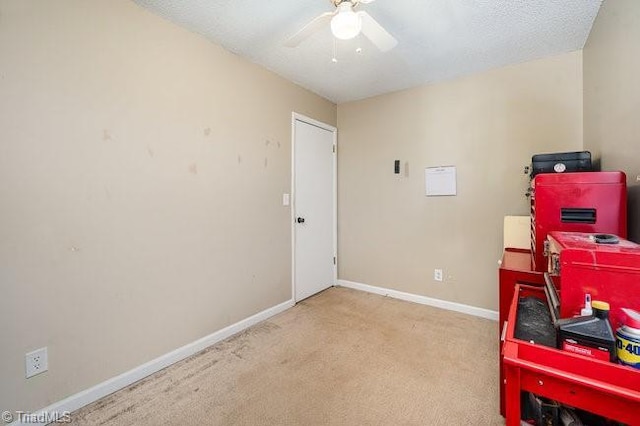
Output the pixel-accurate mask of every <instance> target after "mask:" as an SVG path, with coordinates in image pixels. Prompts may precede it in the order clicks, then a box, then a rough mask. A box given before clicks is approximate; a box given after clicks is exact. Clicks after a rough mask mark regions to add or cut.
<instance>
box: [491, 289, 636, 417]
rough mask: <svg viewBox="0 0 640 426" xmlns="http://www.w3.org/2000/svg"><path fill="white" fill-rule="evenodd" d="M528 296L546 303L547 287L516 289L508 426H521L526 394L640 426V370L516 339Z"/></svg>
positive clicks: (508, 336)
mask: <svg viewBox="0 0 640 426" xmlns="http://www.w3.org/2000/svg"><path fill="white" fill-rule="evenodd" d="M523 296H534V297H537V298H540V299H542V300H545V293H544V290H543V289H542V288H539V287H531V286H525V285H519V284H518V285H517V286H516V290H515V293H514V296H513V301H512V303H511V308H510V310H509V316H508V320H507V328H506V333H505V339H504V343H503V346H502V355H503V368H504V376H505V378H506V424H507V426H518V425H520V392H521V391H528V392H532V393H534V394H536V395H540V396H543V397H546V398H550V399H553V400H555V401H558V402H560V403H562V404H566V405H570V406H572V407H576V408H581V409H583V410H586V411H589V412H592V413H594V414H599V415H601V416H604V417H607V418H609V419H612V420H617V421H620V422H623V423H626V424H629V425H640V370H636V369H633V368H630V367H625V366H622V365H618V364H614V363H610V362H606V361H599V360H596V359H593V358H587V357H583V356H580V355H576V354H572V353H569V352H565V351H561V350H558V349H555V348H549V347H546V346H542V345H539V344H535V343H530V342H526V341H524V340H519V339H516V338H515V337H514V335H515V324H516V321H517V311H518V300H519V298H520V297H523Z"/></svg>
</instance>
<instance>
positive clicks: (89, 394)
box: [11, 299, 295, 426]
mask: <svg viewBox="0 0 640 426" xmlns="http://www.w3.org/2000/svg"><path fill="white" fill-rule="evenodd" d="M294 304H295V303H294V301H293V299H290V300H287V301H286V302H283V303H280V304H279V305H276V306H273V307H271V308H268V309H265V310H264V311H262V312H258V313H257V314H255V315H253V316H250V317H249V318H245V319H243V320H242V321H239V322H237V323H235V324H232V325H230V326H228V327H225V328H223V329H222V330H218V331H216V332H215V333H212V334H210V335H208V336H205V337H203V338H201V339H198V340H196V341H195V342H191V343H188V344H186V345H184V346H182V347H180V348H178V349H175V350H173V351H171V352H169V353H166V354H164V355H161V356H160V357H158V358H156V359H154V360H151V361H149V362H147V363H145V364H142V365H140V366H138V367H136V368H134V369H132V370H129V371H127V372H125V373H122V374H120V375H119V376H116V377H113V378H111V379H109V380H106V381H104V382H102V383H99V384H97V385H96V386H93V387H92V388H89V389H86V390H83V391H81V392H78V393H76V394H75V395H71V396H70V397H68V398H65V399H63V400H62V401H58V402H56V403H54V404H51V405H50V406H48V407H46V408H43V409H42V410H40V411H38V412H34V413H33V414H32V415H31V417H30V418H29V421H27V422H21V421H20V420H16V421H15V422H13V423H11V425H12V426H17V425H25V426H26V425H43V426H44V425H46V424H48V423H49V421H46V420H45V421H40V420H41V419H42V420H44V419H51V420H53V419H55V417H54V416H56V415H58V416H59V417H62V416H63V413H65V412H71V411H75V410H77V409H79V408H82V407H84V406H85V405H89V404H91V403H92V402H95V401H97V400H98V399H100V398H103V397H105V396H107V395H109V394H111V393H113V392H115V391H117V390H120V389H122V388H125V387H127V386H129V385H130V384H132V383H135V382H137V381H138V380H141V379H144V378H145V377H147V376H149V375H151V374H153V373H155V372H157V371H160V370H162V369H163V368H165V367H168V366H170V365H171V364H175V363H176V362H178V361H182V360H183V359H185V358H187V357H190V356H191V355H193V354H196V353H198V352H200V351H201V350H203V349H205V348H207V347H209V346H211V345H213V344H215V343H217V342H219V341H221V340H224V339H226V338H227V337H230V336H232V335H234V334H236V333H238V332H240V331H242V330H244V329H246V328H249V327H251V326H252V325H255V324H257V323H259V322H260V321H264V320H266V319H268V318H271V317H272V316H274V315H276V314H279V313H280V312H282V311H284V310H286V309H288V308H290V307H292V306H293V305H294ZM31 419H33V420H36V419H37V420H38V421H34V422H32V421H30V420H31Z"/></svg>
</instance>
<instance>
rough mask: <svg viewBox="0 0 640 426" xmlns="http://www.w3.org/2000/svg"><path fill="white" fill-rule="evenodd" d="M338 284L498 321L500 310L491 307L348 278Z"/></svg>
mask: <svg viewBox="0 0 640 426" xmlns="http://www.w3.org/2000/svg"><path fill="white" fill-rule="evenodd" d="M337 285H339V286H342V287H348V288H352V289H355V290H361V291H366V292H368V293H374V294H379V295H381V296H388V297H393V298H394V299H400V300H406V301H408V302H414V303H420V304H421V305H429V306H433V307H436V308H441V309H447V310H449V311H456V312H462V313H463V314H468V315H473V316H476V317H481V318H486V319H490V320H493V321H498V312H496V311H492V310H490V309H484V308H478V307H476V306H469V305H463V304H462V303H456V302H449V301H447V300H440V299H434V298H432V297H427V296H420V295H417V294H412V293H405V292H403V291H398V290H392V289H389V288H383V287H375V286H372V285H368V284H361V283H356V282H353V281H347V280H338V283H337Z"/></svg>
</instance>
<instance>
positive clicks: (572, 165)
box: [530, 151, 593, 178]
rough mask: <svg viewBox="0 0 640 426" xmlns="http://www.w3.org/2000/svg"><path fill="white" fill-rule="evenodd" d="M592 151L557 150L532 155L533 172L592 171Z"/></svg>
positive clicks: (532, 174)
mask: <svg viewBox="0 0 640 426" xmlns="http://www.w3.org/2000/svg"><path fill="white" fill-rule="evenodd" d="M592 171H593V166H592V164H591V153H590V152H589V151H577V152H557V153H553V154H536V155H534V156H532V157H531V174H530V177H532V178H533V177H534V176H535V175H537V174H539V173H566V172H592Z"/></svg>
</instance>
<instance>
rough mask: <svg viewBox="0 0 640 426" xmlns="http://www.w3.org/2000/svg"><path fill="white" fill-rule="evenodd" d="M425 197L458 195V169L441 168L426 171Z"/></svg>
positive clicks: (428, 168)
mask: <svg viewBox="0 0 640 426" xmlns="http://www.w3.org/2000/svg"><path fill="white" fill-rule="evenodd" d="M424 185H425V195H426V196H427V197H433V196H440V195H456V193H457V189H456V167H455V166H441V167H427V168H425V169H424Z"/></svg>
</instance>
